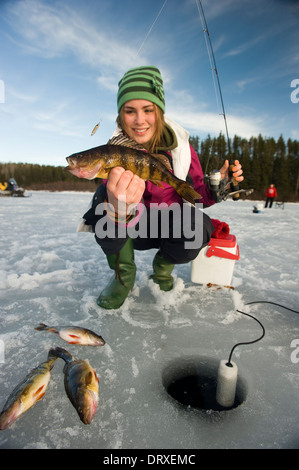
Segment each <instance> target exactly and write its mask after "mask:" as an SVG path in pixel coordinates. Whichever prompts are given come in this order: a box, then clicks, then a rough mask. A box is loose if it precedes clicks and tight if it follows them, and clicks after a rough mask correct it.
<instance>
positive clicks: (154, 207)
mask: <svg viewBox="0 0 299 470" xmlns="http://www.w3.org/2000/svg"><path fill="white" fill-rule="evenodd" d="M117 106H118V113H119V114H118V117H117V124H118V127H117V129H116V131H115V132H114V135H113V137H114V138H116V139H117V138H118V137H121V138H122V139H123V141H126V139H127V140H128V141H129V139H132V140H133V141H134V142H135V143H136V144H138V145H139V146H140V147H141V148H143V149H145V150H146V151H147V152H149V153H150V154H159V155H161V154H164V156H165V157H167V158H168V164H169V165H170V167H171V168H172V171H173V173H174V174H175V175H176V176H177V177H178V178H180V179H181V180H186V181H187V182H191V184H192V186H193V187H194V189H195V191H197V192H198V193H199V194H200V195H201V199H199V201H198V202H199V203H200V204H202V205H203V207H207V206H211V205H212V204H214V199H213V197H212V194H211V193H210V191H209V189H208V187H207V185H206V184H204V182H203V171H202V168H201V165H200V162H199V159H198V156H197V154H196V152H195V150H194V149H193V148H192V147H191V146H190V144H189V133H188V132H187V131H186V130H185V129H183V128H182V127H181V126H180V125H179V124H177V123H175V122H174V121H172V120H170V119H169V118H166V117H165V115H164V112H165V99H164V90H163V81H162V77H161V74H160V71H159V70H158V69H157V68H156V67H154V66H143V67H137V68H134V69H130V70H129V71H128V72H127V73H126V74H125V75H124V77H123V78H122V79H121V80H120V82H119V89H118V95H117ZM228 168H229V163H228V161H226V162H225V164H224V165H223V167H222V168H221V170H220V172H221V174H222V178H225V177H226V176H227V175H228ZM233 172H234V173H233V175H234V177H235V178H236V180H237V181H239V182H241V181H243V179H244V178H243V176H241V175H242V173H243V172H242V169H241V165H240V164H239V162H238V161H235V167H234V168H233ZM103 203H104V204H106V206H105V207H106V211H102V212H101V211H97V210H96V207H97V206H98V205H99V204H103ZM161 203H162V204H161ZM185 206H187V204H184V201H183V199H182V198H181V197H180V196H179V194H178V193H177V192H176V190H175V189H174V188H173V187H172V186H170V185H168V184H166V183H163V184H162V187H160V186H157V185H155V184H153V183H152V182H150V181H144V180H143V179H142V178H139V177H138V176H137V175H135V174H133V173H132V172H131V171H126V170H125V169H124V168H122V167H116V168H113V169H112V170H111V171H110V174H109V177H108V180H107V181H105V182H103V184H102V185H101V186H100V187H99V188H98V190H97V192H96V193H95V195H94V198H93V204H92V207H91V209H90V210H89V211H88V212H87V213H86V214H85V215H84V216H83V218H84V219H85V224H87V225H91V226H92V228H93V231H94V232H95V238H96V241H97V242H98V244H99V245H100V246H101V248H102V249H103V251H104V253H105V255H106V257H107V261H108V264H109V266H110V268H111V269H112V270H114V271H115V273H116V274H114V275H113V276H112V278H111V279H110V281H109V283H108V285H107V286H106V287H105V288H104V290H103V291H102V292H101V294H100V296H99V297H98V299H97V303H98V305H100V306H101V307H103V308H107V309H111V308H112V309H116V308H119V307H120V306H121V305H122V304H123V302H124V300H125V299H126V297H127V296H128V294H129V292H130V290H131V289H132V288H133V286H134V282H135V275H136V266H135V263H134V249H135V250H148V249H151V248H156V249H157V250H158V251H157V252H156V255H155V257H154V260H153V274H152V275H151V276H150V277H151V279H152V280H153V281H154V282H155V283H157V284H159V286H160V289H161V290H164V291H168V290H171V289H172V287H173V277H172V275H171V273H172V270H173V268H174V265H175V264H182V263H188V262H190V261H192V260H193V259H194V258H196V256H197V255H198V253H199V251H200V250H201V248H202V247H204V246H205V245H207V244H208V242H209V240H210V238H211V235H212V233H213V231H214V227H213V224H212V222H211V219H210V218H209V217H208V216H207V215H206V214H205V213H203V211H201V210H200V209H199V208H198V207H197V205H196V206H191V205H188V206H187V207H188V216H184V214H185V213H186V211H184V210H183V209H184V208H185ZM167 209H169V210H167ZM165 211H166V212H167V216H168V217H167V218H166V219H165V217H164V215H165ZM97 213H98V214H99V213H100V215H96V214H97ZM107 215H108V219H109V222H110V223H111V224H113V225H114V228H115V229H116V230H115V232H114V234H113V236H108V235H107V233H105V234H103V233H100V232H101V229H100V228H99V227H103V225H102V224H99V221H100V220H101V218H102V217H107ZM165 220H166V222H165ZM124 226H125V227H126V229H127V230H125V235H124V231H123V227H124ZM129 227H130V228H131V230H132V227H134V230H135V232H134V234H136V233H137V234H138V235H137V236H134V237H133V236H130V230H129ZM138 229H139V230H138ZM120 232H121V235H120ZM131 233H132V232H131ZM178 234H179V235H178ZM188 242H189V244H188ZM192 242H193V243H192Z"/></svg>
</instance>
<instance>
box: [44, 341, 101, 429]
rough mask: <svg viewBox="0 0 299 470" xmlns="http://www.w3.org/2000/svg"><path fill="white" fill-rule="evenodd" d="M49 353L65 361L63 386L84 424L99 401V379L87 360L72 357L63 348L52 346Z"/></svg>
mask: <svg viewBox="0 0 299 470" xmlns="http://www.w3.org/2000/svg"><path fill="white" fill-rule="evenodd" d="M50 351H51V354H53V355H54V356H56V357H60V358H61V359H63V360H64V361H65V366H64V368H63V372H64V388H65V391H66V394H67V396H68V397H69V399H70V401H71V403H72V405H73V406H74V408H75V409H76V410H77V413H78V415H79V417H80V419H81V421H82V422H83V423H84V424H90V423H91V421H92V420H93V417H94V415H95V412H96V410H97V406H98V402H99V379H98V377H97V375H96V372H95V370H94V369H93V368H92V367H91V365H90V364H89V362H88V361H87V360H81V359H73V357H72V355H71V354H70V353H69V352H68V351H66V350H65V349H63V348H60V347H56V348H52V349H51V350H50Z"/></svg>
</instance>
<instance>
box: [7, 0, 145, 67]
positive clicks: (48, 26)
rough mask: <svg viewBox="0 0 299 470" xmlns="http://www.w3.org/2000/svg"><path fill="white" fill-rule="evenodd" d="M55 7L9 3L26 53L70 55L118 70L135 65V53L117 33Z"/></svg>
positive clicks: (30, 1) (37, 0)
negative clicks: (97, 26) (96, 26)
mask: <svg viewBox="0 0 299 470" xmlns="http://www.w3.org/2000/svg"><path fill="white" fill-rule="evenodd" d="M52 5H53V4H51V5H49V4H46V3H44V2H42V1H41V0H21V1H19V2H12V3H10V4H9V20H10V25H11V27H12V29H14V30H15V32H16V33H17V34H18V35H19V36H21V40H19V41H18V44H19V46H20V47H22V48H23V50H24V51H25V52H26V53H28V54H35V55H38V56H41V57H43V58H54V57H61V56H64V55H66V54H70V53H71V54H73V55H75V56H76V57H78V58H79V60H80V61H81V62H83V63H87V64H88V65H90V66H93V67H95V68H104V69H105V68H108V69H112V70H115V71H120V70H121V71H123V70H126V69H127V68H129V67H131V66H132V64H133V63H134V61H135V59H136V50H135V49H134V48H132V47H130V46H128V45H126V43H124V41H122V40H120V39H118V36H117V33H116V34H115V35H114V34H113V31H111V29H110V30H109V31H107V32H105V31H104V28H103V27H100V28H95V27H94V26H93V25H92V24H90V22H88V21H87V20H86V19H85V18H84V17H81V16H79V15H78V14H77V13H76V12H75V11H74V10H72V9H70V8H68V7H66V6H63V2H59V3H57V4H56V5H55V6H52ZM15 42H16V41H15Z"/></svg>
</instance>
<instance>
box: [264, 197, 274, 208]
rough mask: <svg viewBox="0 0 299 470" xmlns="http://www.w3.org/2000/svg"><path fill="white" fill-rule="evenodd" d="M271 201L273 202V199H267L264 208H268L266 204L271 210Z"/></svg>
mask: <svg viewBox="0 0 299 470" xmlns="http://www.w3.org/2000/svg"><path fill="white" fill-rule="evenodd" d="M273 201H274V197H267V199H266V204H265V207H268V204H269V208H270V209H271V207H272V204H273Z"/></svg>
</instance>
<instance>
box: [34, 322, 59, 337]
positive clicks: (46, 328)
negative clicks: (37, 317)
mask: <svg viewBox="0 0 299 470" xmlns="http://www.w3.org/2000/svg"><path fill="white" fill-rule="evenodd" d="M34 329H35V330H37V331H44V330H46V331H50V332H51V333H56V334H59V331H58V330H57V328H54V327H52V326H48V325H45V324H44V323H40V324H39V325H38V326H37V327H36V328H34Z"/></svg>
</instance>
